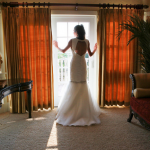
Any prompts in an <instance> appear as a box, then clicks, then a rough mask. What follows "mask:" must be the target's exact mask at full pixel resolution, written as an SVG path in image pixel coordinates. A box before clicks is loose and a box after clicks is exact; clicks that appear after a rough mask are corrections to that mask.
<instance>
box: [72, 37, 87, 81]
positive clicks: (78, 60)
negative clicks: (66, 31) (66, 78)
mask: <svg viewBox="0 0 150 150" xmlns="http://www.w3.org/2000/svg"><path fill="white" fill-rule="evenodd" d="M78 41H83V42H85V43H86V46H87V47H88V40H86V39H85V40H79V39H77V38H74V39H72V60H71V64H70V80H71V81H72V82H85V81H86V78H87V70H86V61H85V54H86V53H85V54H83V55H82V56H80V55H79V54H77V53H76V52H75V50H76V45H77V43H78Z"/></svg>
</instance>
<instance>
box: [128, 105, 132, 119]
mask: <svg viewBox="0 0 150 150" xmlns="http://www.w3.org/2000/svg"><path fill="white" fill-rule="evenodd" d="M132 118H133V112H132V108H131V106H130V114H129V118H128V119H127V122H131V120H132Z"/></svg>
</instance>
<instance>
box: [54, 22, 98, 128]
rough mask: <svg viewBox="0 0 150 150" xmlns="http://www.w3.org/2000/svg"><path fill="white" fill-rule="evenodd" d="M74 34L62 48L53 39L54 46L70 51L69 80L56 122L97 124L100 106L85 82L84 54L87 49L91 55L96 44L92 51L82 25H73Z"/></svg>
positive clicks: (64, 123) (72, 124) (69, 124)
mask: <svg viewBox="0 0 150 150" xmlns="http://www.w3.org/2000/svg"><path fill="white" fill-rule="evenodd" d="M74 36H75V37H76V38H73V39H71V40H70V41H69V42H68V45H67V46H66V48H64V49H60V48H59V47H58V43H57V41H53V44H54V46H55V47H56V48H57V49H58V50H59V51H61V52H62V53H65V52H66V51H67V50H68V49H69V48H71V51H72V55H73V56H72V60H71V64H70V82H69V83H68V85H67V88H66V91H65V93H64V95H63V98H62V99H61V101H60V103H59V105H58V109H57V115H56V122H57V123H58V124H62V125H64V126H85V125H88V126H89V125H91V124H99V123H100V119H99V115H100V108H99V106H98V104H97V103H96V102H95V101H94V100H93V99H92V96H91V93H90V89H89V87H88V84H87V81H86V79H87V70H86V61H85V54H86V51H88V54H89V56H92V55H93V54H94V53H95V51H96V49H97V44H95V46H94V50H93V52H91V50H90V43H89V41H88V40H87V39H85V30H84V27H83V25H76V26H75V27H74Z"/></svg>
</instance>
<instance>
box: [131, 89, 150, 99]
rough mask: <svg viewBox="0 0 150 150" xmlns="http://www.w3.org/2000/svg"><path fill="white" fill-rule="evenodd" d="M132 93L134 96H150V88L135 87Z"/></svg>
mask: <svg viewBox="0 0 150 150" xmlns="http://www.w3.org/2000/svg"><path fill="white" fill-rule="evenodd" d="M133 94H134V97H135V98H142V97H150V88H136V89H134V92H133Z"/></svg>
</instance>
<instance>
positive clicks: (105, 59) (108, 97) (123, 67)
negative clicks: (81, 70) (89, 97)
mask: <svg viewBox="0 0 150 150" xmlns="http://www.w3.org/2000/svg"><path fill="white" fill-rule="evenodd" d="M134 13H135V14H137V15H139V16H140V17H143V10H132V9H103V10H99V15H98V24H97V29H98V32H97V37H98V49H99V83H98V84H99V89H98V90H99V104H100V105H101V106H105V105H120V106H121V105H125V106H128V105H129V104H130V94H131V86H132V85H131V81H130V79H129V74H130V73H136V72H138V71H139V70H138V69H139V65H138V48H139V47H138V41H137V39H136V40H133V41H132V42H131V43H130V44H129V46H127V42H128V40H129V39H130V37H131V33H130V32H129V31H125V32H123V34H122V35H121V38H120V40H119V39H118V38H117V34H118V30H119V28H120V24H121V23H122V22H123V21H125V20H128V19H129V18H130V16H129V15H133V14H134Z"/></svg>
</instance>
